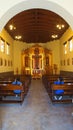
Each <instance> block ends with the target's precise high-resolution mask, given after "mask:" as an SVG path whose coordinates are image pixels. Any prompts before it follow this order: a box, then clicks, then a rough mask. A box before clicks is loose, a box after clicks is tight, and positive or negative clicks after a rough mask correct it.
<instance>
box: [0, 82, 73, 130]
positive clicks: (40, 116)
mask: <svg viewBox="0 0 73 130" xmlns="http://www.w3.org/2000/svg"><path fill="white" fill-rule="evenodd" d="M72 111H73V104H54V105H53V104H52V103H51V101H50V99H49V96H48V94H47V92H46V90H45V87H44V86H43V84H42V80H41V79H37V80H34V79H32V81H31V85H30V89H29V92H28V94H27V96H26V97H25V99H24V102H23V104H22V105H20V104H0V130H72V129H73V117H72V115H71V113H72Z"/></svg>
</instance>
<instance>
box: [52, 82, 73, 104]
mask: <svg viewBox="0 0 73 130" xmlns="http://www.w3.org/2000/svg"><path fill="white" fill-rule="evenodd" d="M51 90H52V93H51V94H50V98H51V100H52V102H59V103H72V102H73V84H71V83H70V84H64V85H55V84H52V86H51ZM55 90H64V93H63V94H60V96H63V98H62V99H61V100H55V99H54V96H55V95H56V94H55V93H54V91H55ZM56 96H57V95H56Z"/></svg>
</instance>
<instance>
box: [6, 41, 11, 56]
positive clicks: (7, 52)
mask: <svg viewBox="0 0 73 130" xmlns="http://www.w3.org/2000/svg"><path fill="white" fill-rule="evenodd" d="M9 52H10V45H9V43H6V54H7V55H9Z"/></svg>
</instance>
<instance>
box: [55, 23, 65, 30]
mask: <svg viewBox="0 0 73 130" xmlns="http://www.w3.org/2000/svg"><path fill="white" fill-rule="evenodd" d="M56 27H57V28H58V29H60V30H61V29H62V28H64V27H65V26H64V24H57V25H56Z"/></svg>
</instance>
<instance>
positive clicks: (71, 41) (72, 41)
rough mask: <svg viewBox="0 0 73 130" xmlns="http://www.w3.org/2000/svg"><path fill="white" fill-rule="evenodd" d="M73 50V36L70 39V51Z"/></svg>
mask: <svg viewBox="0 0 73 130" xmlns="http://www.w3.org/2000/svg"><path fill="white" fill-rule="evenodd" d="M72 50H73V40H72V38H71V39H70V40H69V51H72Z"/></svg>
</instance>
